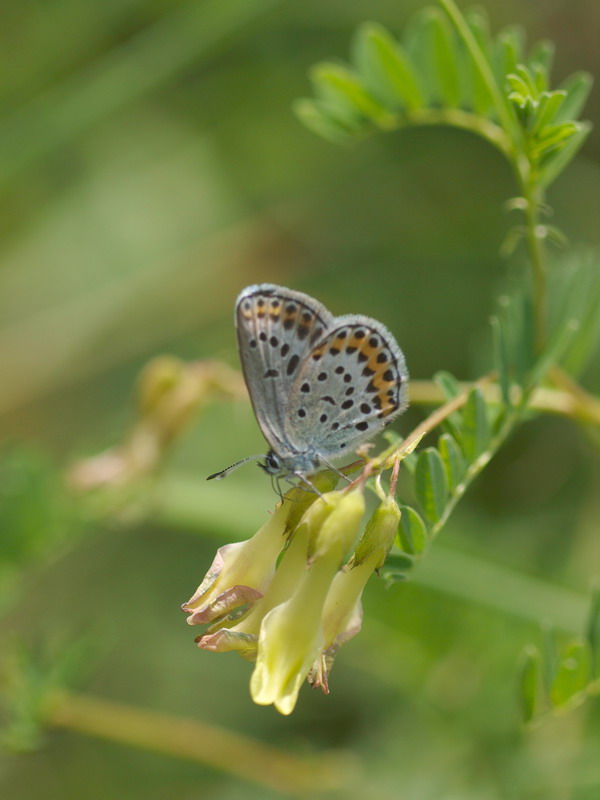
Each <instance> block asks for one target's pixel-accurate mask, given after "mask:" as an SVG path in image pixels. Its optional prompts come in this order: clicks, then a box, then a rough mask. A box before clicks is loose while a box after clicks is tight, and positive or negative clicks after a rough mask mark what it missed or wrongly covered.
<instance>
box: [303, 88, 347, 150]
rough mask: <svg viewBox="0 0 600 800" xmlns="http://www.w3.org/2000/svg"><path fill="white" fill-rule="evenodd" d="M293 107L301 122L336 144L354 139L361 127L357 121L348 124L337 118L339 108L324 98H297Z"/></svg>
mask: <svg viewBox="0 0 600 800" xmlns="http://www.w3.org/2000/svg"><path fill="white" fill-rule="evenodd" d="M293 109H294V113H295V114H296V116H297V117H298V119H299V120H300V122H302V123H303V124H304V125H306V127H307V128H308V129H309V130H311V131H312V132H313V133H316V134H318V135H319V136H322V137H323V138H324V139H328V140H329V141H330V142H333V143H334V144H346V143H347V142H349V141H352V139H353V138H354V136H355V134H356V132H357V131H358V130H359V128H360V124H359V123H357V122H356V121H355V122H354V123H353V124H348V123H347V122H346V121H342V120H341V119H336V114H339V109H338V108H337V107H336V106H332V105H331V104H327V103H326V102H325V101H323V100H313V99H312V98H309V97H302V98H300V99H299V100H296V102H295V103H294V106H293Z"/></svg>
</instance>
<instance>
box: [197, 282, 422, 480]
mask: <svg viewBox="0 0 600 800" xmlns="http://www.w3.org/2000/svg"><path fill="white" fill-rule="evenodd" d="M235 324H236V330H237V337H238V347H239V352H240V360H241V362H242V369H243V372H244V377H245V380H246V385H247V387H248V391H249V394H250V399H251V401H252V406H253V408H254V413H255V415H256V419H257V421H258V424H259V426H260V429H261V431H262V433H263V435H264V437H265V439H266V440H267V442H268V444H269V446H270V450H269V452H268V453H267V455H266V457H265V463H264V464H262V465H261V466H262V467H263V469H265V470H266V471H267V472H269V473H270V474H272V475H277V476H280V477H287V476H291V475H293V476H300V477H302V476H305V475H307V474H309V473H311V472H314V471H315V470H316V469H318V468H319V467H322V466H323V465H325V466H330V462H331V461H332V460H333V461H335V460H336V459H339V458H340V457H343V456H345V455H350V454H351V453H352V450H353V449H355V448H356V446H357V445H358V444H360V443H361V442H363V441H365V440H367V439H369V438H372V437H373V436H374V435H375V434H376V433H378V432H379V431H380V430H381V429H382V428H383V427H385V426H386V425H387V424H389V422H391V421H392V420H393V419H394V418H395V417H396V416H397V415H398V414H400V413H401V412H402V411H403V410H404V409H405V408H406V405H407V399H406V398H407V384H408V372H407V369H406V364H405V361H404V356H403V354H402V351H401V350H400V348H399V347H398V345H397V343H396V340H395V339H394V337H393V336H392V334H391V333H390V332H389V331H388V330H387V328H386V327H385V326H384V325H383V324H382V323H380V322H377V321H376V320H373V319H370V318H369V317H365V316H362V315H360V314H349V315H345V316H340V317H335V316H333V314H331V313H330V312H329V311H328V310H327V309H326V308H325V306H323V305H322V304H321V303H319V302H318V301H317V300H315V299H313V298H312V297H310V296H309V295H306V294H303V293H301V292H295V291H293V290H291V289H286V288H284V287H282V286H276V285H274V284H268V283H264V284H258V285H254V286H248V287H247V288H246V289H244V290H243V291H242V292H241V293H240V295H239V297H238V298H237V301H236V306H235ZM227 471H228V470H225V471H224V473H226V472H227ZM219 475H221V473H219ZM211 477H214V476H211Z"/></svg>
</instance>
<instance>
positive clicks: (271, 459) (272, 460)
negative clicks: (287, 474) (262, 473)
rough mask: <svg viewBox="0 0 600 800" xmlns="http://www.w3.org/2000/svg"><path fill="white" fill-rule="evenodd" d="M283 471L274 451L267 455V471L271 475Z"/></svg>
mask: <svg viewBox="0 0 600 800" xmlns="http://www.w3.org/2000/svg"><path fill="white" fill-rule="evenodd" d="M280 469H281V463H280V461H279V459H278V458H277V456H276V455H275V453H273V452H272V451H271V452H269V453H267V455H266V458H265V470H266V471H267V472H271V473H277V472H279V471H280Z"/></svg>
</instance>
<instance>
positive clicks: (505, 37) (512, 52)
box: [494, 28, 522, 86]
mask: <svg viewBox="0 0 600 800" xmlns="http://www.w3.org/2000/svg"><path fill="white" fill-rule="evenodd" d="M521 59H522V56H521V52H520V45H519V41H518V37H517V36H516V32H515V29H514V28H505V29H504V30H502V31H500V33H499V34H498V36H497V37H496V47H495V54H494V64H495V67H496V70H495V71H496V77H497V79H498V83H499V84H500V86H504V85H505V83H506V76H507V75H510V74H511V73H514V72H515V69H516V68H517V64H518V63H519V62H520V61H521Z"/></svg>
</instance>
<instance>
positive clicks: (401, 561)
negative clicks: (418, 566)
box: [378, 550, 415, 583]
mask: <svg viewBox="0 0 600 800" xmlns="http://www.w3.org/2000/svg"><path fill="white" fill-rule="evenodd" d="M414 564H415V561H414V559H413V558H412V557H411V556H410V555H408V553H395V552H394V551H393V550H392V552H391V553H390V554H389V555H388V557H387V558H386V560H385V564H384V565H383V567H381V569H380V570H378V575H379V576H380V577H381V578H383V579H384V580H385V581H386V582H387V583H394V582H395V581H405V580H406V579H407V578H408V576H409V574H410V572H411V570H412V568H413V566H414Z"/></svg>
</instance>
